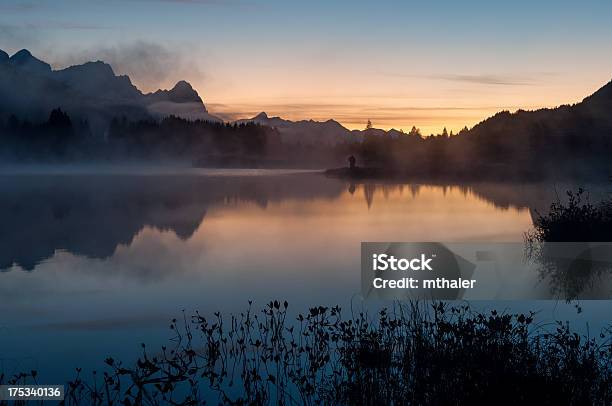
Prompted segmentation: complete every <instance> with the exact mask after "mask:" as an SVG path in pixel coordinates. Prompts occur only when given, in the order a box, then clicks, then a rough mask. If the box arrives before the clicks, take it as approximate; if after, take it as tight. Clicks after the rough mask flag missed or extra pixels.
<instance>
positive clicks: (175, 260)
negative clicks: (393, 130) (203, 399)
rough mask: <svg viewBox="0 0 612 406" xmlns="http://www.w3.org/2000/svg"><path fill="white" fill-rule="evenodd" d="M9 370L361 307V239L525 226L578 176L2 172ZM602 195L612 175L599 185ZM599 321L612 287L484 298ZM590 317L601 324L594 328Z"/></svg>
mask: <svg viewBox="0 0 612 406" xmlns="http://www.w3.org/2000/svg"><path fill="white" fill-rule="evenodd" d="M0 188H1V189H0V190H2V198H1V199H0V235H1V236H2V244H1V246H0V270H1V272H0V297H1V298H2V300H1V301H0V314H2V318H1V319H0V369H1V371H0V372H4V373H8V374H10V373H13V372H16V371H18V370H30V369H37V370H39V371H40V373H41V374H42V378H41V379H42V380H47V381H49V382H50V383H53V382H62V381H64V380H65V379H68V378H71V377H72V376H73V371H74V368H75V367H77V366H82V367H84V368H86V369H87V368H89V369H92V368H101V366H102V361H103V359H104V358H105V357H106V356H113V357H116V358H123V359H126V360H130V359H133V358H134V356H135V354H137V353H138V351H139V343H141V342H146V343H150V344H151V345H153V346H155V345H159V344H161V343H164V341H165V340H167V339H168V338H169V337H170V336H171V333H170V331H169V330H168V324H169V320H171V319H172V318H173V317H176V316H180V315H181V312H182V311H183V310H185V311H186V312H187V313H188V314H189V312H191V311H192V310H194V309H199V310H201V311H202V312H204V313H212V312H214V311H217V310H220V311H222V312H224V313H229V312H237V311H241V310H243V309H244V308H245V306H246V305H247V301H248V300H250V299H252V300H254V301H255V303H256V304H257V303H259V304H263V303H266V302H267V301H269V300H270V299H287V300H289V302H290V304H291V307H292V308H293V309H295V310H296V311H298V310H302V309H305V308H306V307H308V306H310V305H320V304H340V305H342V306H348V305H350V304H353V306H361V305H362V304H361V301H360V295H359V292H360V285H359V284H360V269H359V261H360V255H359V250H360V243H361V241H486V242H490V241H522V238H523V233H524V232H525V231H526V230H528V229H529V228H530V227H531V226H532V216H533V215H534V210H537V209H540V210H541V209H544V208H546V207H547V206H548V205H549V204H550V202H551V201H552V200H553V199H554V198H555V195H556V193H558V192H559V191H560V190H564V188H566V187H565V186H564V185H535V184H531V185H516V184H472V185H462V186H442V185H410V184H405V185H396V184H395V185H394V184H373V183H366V184H351V183H350V182H347V181H342V180H336V179H328V178H326V177H324V176H323V175H322V174H320V173H301V172H287V171H285V172H283V171H228V170H217V171H215V170H213V171H207V170H190V171H187V172H185V171H172V172H165V173H163V174H156V175H151V174H150V172H147V171H130V172H129V173H127V174H126V173H119V172H117V173H115V172H112V171H110V172H105V173H101V174H100V173H98V174H95V173H82V172H81V173H79V174H62V173H61V171H54V172H53V173H51V174H46V175H44V174H40V173H38V174H36V173H30V174H15V173H13V174H4V175H0ZM592 190H593V193H594V194H595V195H602V196H603V195H605V194H606V193H608V191H607V189H606V187H594V188H592ZM475 305H476V306H479V307H493V306H495V307H497V308H503V309H507V310H509V311H526V310H528V309H534V310H540V311H541V315H540V317H541V318H542V319H544V320H549V321H550V320H554V319H563V320H571V321H572V322H573V323H574V324H575V325H576V327H577V328H580V329H582V330H583V331H596V330H598V329H599V328H601V327H602V326H604V325H606V324H607V323H609V322H610V317H609V316H608V312H609V310H610V307H611V306H610V302H606V301H600V302H595V301H593V302H583V303H581V305H582V308H583V312H582V313H580V314H578V313H577V312H576V311H575V308H574V306H573V305H571V304H570V305H568V304H565V303H557V302H486V303H485V302H479V303H477V304H475ZM587 329H588V330H587Z"/></svg>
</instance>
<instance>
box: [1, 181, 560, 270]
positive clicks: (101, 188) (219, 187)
mask: <svg viewBox="0 0 612 406" xmlns="http://www.w3.org/2000/svg"><path fill="white" fill-rule="evenodd" d="M430 186H431V185H429V186H427V185H415V184H394V183H377V184H373V183H366V184H350V183H346V182H344V181H340V180H337V179H329V178H326V177H325V176H322V175H321V174H315V173H310V174H307V173H304V174H285V175H269V176H196V175H184V174H181V175H148V176H138V175H121V176H119V175H86V176H85V175H49V176H35V175H31V176H27V175H4V176H0V190H2V198H1V199H0V233H1V235H2V237H3V238H2V244H0V270H2V269H8V268H10V267H11V266H12V265H13V264H17V265H19V266H21V267H22V268H23V269H26V270H32V269H34V267H35V266H36V264H38V263H39V262H41V261H43V260H45V259H47V258H50V257H52V256H53V255H54V253H55V252H56V251H58V250H65V251H68V252H70V253H73V254H76V255H81V256H86V257H90V258H106V257H109V256H111V255H112V254H113V253H114V252H115V250H116V248H117V246H118V245H120V244H129V243H130V242H131V241H132V239H133V238H134V236H135V235H136V234H138V233H139V232H140V231H141V230H142V229H143V228H145V227H152V228H155V229H158V230H170V231H173V232H174V233H176V235H177V236H178V237H179V238H182V239H187V238H189V237H190V236H191V235H192V234H193V233H194V231H195V230H196V229H197V228H198V227H199V225H200V224H201V223H202V221H203V219H204V217H205V215H206V211H207V209H210V208H211V207H214V206H219V205H232V204H236V203H238V202H251V203H253V204H256V205H258V206H260V207H263V208H265V207H266V206H267V205H268V203H270V202H280V201H283V200H287V199H298V200H310V199H314V198H323V199H330V200H333V199H338V198H339V197H340V196H341V195H342V194H343V193H346V192H348V193H351V194H354V195H356V196H359V195H361V196H362V197H363V199H364V204H366V205H367V206H368V207H370V206H372V204H375V203H374V202H375V200H376V199H386V198H387V197H388V196H389V194H390V193H394V192H397V191H399V192H402V193H406V194H407V195H408V196H413V197H415V196H417V195H418V194H419V193H420V191H421V190H422V188H423V187H430ZM436 187H441V188H442V190H443V192H444V191H447V190H450V189H451V188H458V189H459V190H460V191H461V192H462V193H464V194H465V195H466V196H468V195H473V196H476V197H477V198H479V199H482V200H484V201H487V202H490V203H491V204H492V205H494V206H495V207H497V208H500V209H509V208H516V209H526V208H528V209H530V211H531V213H532V216H533V215H534V210H536V209H537V210H540V211H542V210H545V209H546V208H547V207H548V206H549V205H550V202H552V201H553V200H554V199H555V198H556V195H557V194H558V193H559V194H561V193H562V191H563V190H566V189H567V188H571V186H562V185H558V186H557V187H553V186H550V185H549V186H543V185H542V184H524V185H517V184H511V183H507V184H503V183H480V184H470V185H461V186H459V185H453V186H445V185H436Z"/></svg>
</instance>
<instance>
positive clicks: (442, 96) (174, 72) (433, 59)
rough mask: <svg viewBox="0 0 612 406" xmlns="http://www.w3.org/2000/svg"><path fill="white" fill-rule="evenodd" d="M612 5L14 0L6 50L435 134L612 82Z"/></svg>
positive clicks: (319, 115) (216, 100)
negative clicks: (91, 62)
mask: <svg viewBox="0 0 612 406" xmlns="http://www.w3.org/2000/svg"><path fill="white" fill-rule="evenodd" d="M610 15H612V4H610V3H604V2H599V1H587V2H583V3H581V4H575V3H572V2H565V1H561V2H559V1H556V2H539V3H538V4H533V2H526V1H518V2H512V4H490V3H489V2H484V1H472V2H467V3H461V4H456V3H455V2H450V1H442V2H437V3H436V4H431V5H426V4H420V3H413V4H411V3H408V2H392V1H390V2H384V3H370V2H361V1H357V2H350V3H349V2H333V3H332V2H324V1H320V2H319V1H315V2H309V3H307V4H306V3H300V2H285V1H256V0H253V1H249V0H234V1H226V2H223V1H209V0H190V1H184V0H183V1H178V0H129V1H119V0H110V1H106V2H101V3H99V4H87V5H84V4H83V3H82V2H78V1H76V0H64V1H45V0H39V1H33V2H29V3H27V4H24V3H22V2H20V1H16V0H8V1H5V2H3V5H0V34H1V35H0V38H2V41H1V43H0V49H3V50H5V51H7V52H9V53H14V52H16V51H18V50H19V49H21V48H27V49H29V50H30V51H31V52H32V53H33V54H34V55H35V56H37V57H39V58H40V59H44V60H46V61H49V62H51V63H52V65H53V67H54V68H56V69H60V68H63V67H66V66H69V65H72V64H79V63H83V62H85V61H88V60H103V61H105V62H108V63H110V64H111V65H112V66H113V68H114V70H115V72H116V73H117V74H127V75H129V76H130V78H131V79H132V82H133V83H134V84H135V85H136V86H138V87H139V88H140V89H141V90H143V91H154V90H156V89H158V88H171V87H172V86H173V85H174V83H176V82H177V81H178V80H182V79H184V80H187V81H188V82H190V83H191V84H192V85H193V87H194V88H195V89H196V90H197V91H198V93H199V94H200V96H201V97H202V99H203V100H204V103H205V104H206V106H207V109H208V110H209V112H210V113H212V114H214V115H217V116H219V117H221V118H223V119H224V120H234V119H238V118H249V117H253V116H255V115H256V114H258V113H259V112H262V111H265V112H266V113H267V114H268V115H269V116H280V117H282V118H285V119H290V120H308V119H313V120H317V121H325V120H329V119H334V120H336V121H338V122H340V123H341V124H342V125H344V126H345V127H347V128H349V129H363V128H364V127H365V125H366V123H367V121H368V120H371V121H372V123H373V125H374V127H376V128H382V129H390V128H395V129H403V130H404V131H410V129H411V128H412V126H416V127H417V128H420V129H421V131H422V133H423V134H425V135H428V134H430V133H439V132H441V131H442V128H443V127H446V128H447V129H448V131H455V132H457V131H458V130H460V129H461V128H463V127H464V126H468V127H472V126H473V125H475V124H476V123H478V122H480V121H482V120H484V119H486V118H487V117H489V116H491V115H493V114H495V113H496V112H498V111H501V110H510V111H516V110H517V109H537V108H542V107H556V106H558V105H561V104H572V103H576V102H579V101H581V100H582V99H583V98H584V97H586V96H588V95H589V94H591V93H593V92H594V91H596V90H597V89H598V88H599V87H601V86H603V85H604V84H606V83H607V82H608V81H610V79H611V78H612V54H611V53H610V52H608V51H609V39H610V38H612V28H611V27H610V25H609V24H608V21H607V20H608V17H609V16H610ZM483 33H486V35H484V34H483ZM127 38H129V40H128V39H127ZM586 39H588V40H586Z"/></svg>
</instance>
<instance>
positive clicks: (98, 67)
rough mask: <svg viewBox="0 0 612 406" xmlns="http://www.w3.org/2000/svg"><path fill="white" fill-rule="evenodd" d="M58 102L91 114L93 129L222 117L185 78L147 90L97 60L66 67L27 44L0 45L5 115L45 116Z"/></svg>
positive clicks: (80, 114)
mask: <svg viewBox="0 0 612 406" xmlns="http://www.w3.org/2000/svg"><path fill="white" fill-rule="evenodd" d="M57 107H61V108H62V109H63V110H65V111H67V112H68V113H69V114H70V116H71V117H75V118H80V119H86V120H88V121H89V123H90V126H91V127H92V130H94V132H100V131H104V130H105V129H107V128H108V125H109V123H110V120H111V119H112V118H114V117H121V116H125V117H126V118H128V119H129V120H141V119H147V118H152V117H153V118H154V117H162V116H167V115H170V114H174V115H177V116H180V117H183V118H188V119H200V120H207V121H221V120H220V119H219V118H217V117H215V116H213V115H211V114H209V113H208V111H207V110H206V107H205V106H204V103H203V102H202V99H201V98H200V96H199V95H198V93H197V92H196V91H195V90H194V89H193V88H192V87H191V85H190V84H189V83H187V82H185V81H180V82H178V83H177V84H176V86H174V88H172V89H171V90H158V91H156V92H154V93H148V94H144V93H142V92H141V91H140V90H138V89H137V88H136V86H134V85H133V84H132V82H131V80H130V78H129V77H128V76H117V75H115V73H114V72H113V69H112V67H111V66H110V65H108V64H106V63H104V62H101V61H97V62H87V63H85V64H82V65H75V66H71V67H69V68H66V69H61V70H53V69H52V68H51V65H49V64H48V63H46V62H44V61H41V60H39V59H37V58H36V57H34V56H33V55H32V54H31V53H30V52H29V51H27V50H25V49H23V50H21V51H19V52H17V53H16V54H14V55H13V56H11V57H9V55H8V54H7V53H6V52H4V51H1V50H0V116H1V115H2V113H4V114H5V115H6V114H16V115H18V116H19V117H21V118H27V119H30V120H33V121H41V120H45V119H46V118H48V116H49V112H50V111H51V110H52V109H54V108H57Z"/></svg>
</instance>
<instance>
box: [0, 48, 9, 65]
mask: <svg viewBox="0 0 612 406" xmlns="http://www.w3.org/2000/svg"><path fill="white" fill-rule="evenodd" d="M8 60H9V54H7V53H6V52H4V51H3V50H1V49H0V63H2V62H6V61H8Z"/></svg>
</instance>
